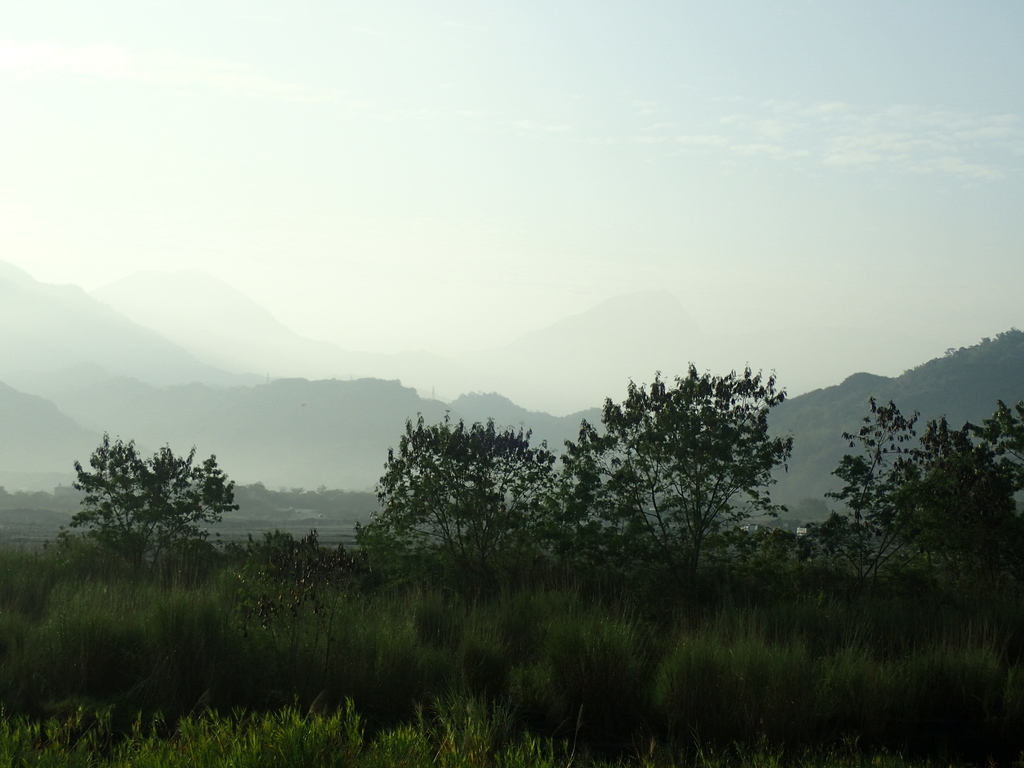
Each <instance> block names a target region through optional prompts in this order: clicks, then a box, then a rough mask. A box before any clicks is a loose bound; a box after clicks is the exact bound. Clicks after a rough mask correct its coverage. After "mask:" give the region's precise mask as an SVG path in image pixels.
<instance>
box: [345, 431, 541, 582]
mask: <svg viewBox="0 0 1024 768" xmlns="http://www.w3.org/2000/svg"><path fill="white" fill-rule="evenodd" d="M530 436H531V433H530V432H528V431H525V432H524V431H523V430H522V429H520V430H519V431H518V432H517V431H516V430H514V429H512V428H507V429H504V430H499V429H498V428H497V427H495V425H494V421H493V420H488V421H487V423H486V424H481V423H475V424H473V425H472V426H469V427H467V426H466V425H465V424H464V423H463V422H462V421H461V420H460V421H459V422H458V423H456V424H453V423H452V421H451V419H450V417H449V416H448V415H446V416H445V418H444V421H443V422H441V423H440V424H434V425H430V426H428V425H426V424H424V422H423V416H422V415H420V416H419V417H418V419H417V421H416V425H415V426H414V425H413V423H412V421H411V420H410V421H406V425H405V434H404V435H402V437H401V440H400V442H399V445H398V451H397V452H396V451H394V450H389V451H388V460H387V464H386V465H385V466H386V470H385V473H384V475H383V476H382V477H381V479H380V482H379V483H378V485H377V496H378V499H379V500H380V503H381V507H382V509H381V511H380V512H378V513H377V514H375V515H374V517H373V519H372V520H371V521H370V523H369V524H367V525H366V526H365V527H360V528H359V529H358V531H357V535H358V541H359V544H360V546H364V547H366V548H367V549H368V550H369V551H370V556H371V562H373V559H374V557H376V559H377V561H378V562H381V561H384V560H390V561H391V562H392V563H401V564H403V565H404V566H406V567H408V566H409V564H410V563H411V562H413V561H419V562H420V564H421V565H423V566H425V567H427V568H429V569H432V570H434V571H438V570H440V571H441V572H442V573H444V574H445V575H448V576H450V577H451V576H454V577H455V578H456V579H457V580H458V581H460V582H462V584H463V586H466V585H473V586H474V587H479V588H486V587H490V586H493V585H494V584H495V583H496V582H497V581H498V580H499V579H500V578H501V577H503V576H508V575H511V574H513V573H514V572H516V571H518V570H519V569H521V568H522V567H523V566H524V565H525V564H526V563H527V562H529V561H530V560H532V558H533V557H534V556H535V555H536V554H537V553H538V552H539V550H540V547H539V543H538V539H539V535H540V534H539V532H540V530H541V526H542V524H543V519H544V513H545V510H546V508H547V505H548V504H549V503H550V497H551V490H552V487H553V483H554V471H553V466H554V463H555V456H554V454H552V453H551V452H550V451H549V450H548V449H547V445H546V444H545V443H541V444H540V446H539V447H531V446H530Z"/></svg>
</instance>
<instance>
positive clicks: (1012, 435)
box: [970, 400, 1024, 491]
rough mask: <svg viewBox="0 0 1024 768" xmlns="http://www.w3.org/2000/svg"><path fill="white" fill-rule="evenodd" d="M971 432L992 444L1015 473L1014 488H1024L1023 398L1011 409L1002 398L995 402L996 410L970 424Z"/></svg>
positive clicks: (993, 448)
mask: <svg viewBox="0 0 1024 768" xmlns="http://www.w3.org/2000/svg"><path fill="white" fill-rule="evenodd" d="M970 430H971V432H972V433H973V434H974V435H976V436H978V437H980V438H981V439H983V440H985V441H986V442H988V443H989V444H990V445H991V446H992V450H993V451H994V452H995V455H996V456H998V457H1000V458H1001V460H1002V463H1005V464H1007V465H1009V466H1010V467H1011V468H1012V471H1013V472H1014V474H1015V475H1016V477H1015V483H1016V490H1018V491H1019V490H1024V400H1022V401H1020V402H1018V403H1017V404H1016V405H1015V406H1014V407H1013V408H1012V409H1011V408H1010V407H1009V406H1008V405H1007V404H1006V403H1004V402H1003V401H1002V400H998V401H997V402H996V412H995V413H994V414H992V417H991V418H988V419H985V421H984V422H982V425H981V426H980V427H979V426H975V425H970Z"/></svg>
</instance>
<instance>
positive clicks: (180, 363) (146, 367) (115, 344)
mask: <svg viewBox="0 0 1024 768" xmlns="http://www.w3.org/2000/svg"><path fill="white" fill-rule="evenodd" d="M158 278H160V280H162V281H163V282H164V283H165V284H166V285H164V286H163V287H164V288H167V287H168V286H169V290H163V291H157V290H155V288H152V286H155V285H156V283H158V282H160V280H158ZM147 285H149V286H151V290H147V289H146V286H147ZM129 286H136V287H139V286H141V287H139V290H138V293H129V292H127V291H126V289H127V287H129ZM115 287H116V288H117V290H116V291H115V290H114V288H111V289H110V290H100V291H96V292H95V294H94V295H93V294H88V293H86V292H84V291H83V290H81V289H79V288H76V287H74V286H53V285H47V284H45V283H40V282H38V281H36V280H34V279H32V278H31V277H30V276H29V275H27V274H26V273H24V272H22V271H20V270H18V269H16V268H14V267H12V266H11V265H9V264H4V263H2V262H0V293H2V295H3V297H4V299H5V300H4V302H3V304H2V305H0V340H2V343H3V348H4V350H5V355H4V356H3V358H2V360H0V382H2V385H0V485H3V486H5V487H6V488H7V490H8V491H16V490H33V491H40V490H44V491H51V490H52V489H53V488H54V487H55V486H57V485H61V484H63V485H65V486H67V485H70V483H71V482H72V481H73V479H74V474H73V468H72V465H73V462H74V461H76V460H78V461H82V462H83V463H84V462H86V460H87V458H88V456H89V454H90V453H91V451H92V450H93V449H94V448H95V446H96V445H97V444H98V443H99V441H100V438H101V436H102V434H103V433H104V432H107V433H109V434H110V435H111V436H120V437H122V438H124V439H126V440H128V439H132V440H135V441H136V442H137V443H138V444H139V446H140V448H141V449H142V450H144V451H146V452H152V451H155V450H156V449H157V448H159V447H160V446H163V445H170V446H171V447H172V448H173V449H174V450H176V451H178V452H185V451H187V450H188V449H189V448H190V447H191V446H193V445H194V446H196V448H197V452H198V455H200V456H206V455H209V454H211V453H212V454H216V455H217V458H218V462H219V464H220V465H221V466H222V467H223V468H224V469H225V471H226V472H227V473H228V475H229V476H230V477H231V478H232V479H234V480H236V481H237V482H238V483H239V484H252V483H263V484H265V485H266V486H267V487H268V488H272V489H276V488H305V489H307V490H311V489H315V488H319V487H327V488H335V489H347V490H353V491H372V490H373V488H374V485H375V483H376V481H377V479H378V478H379V477H380V475H381V472H382V470H383V466H384V461H385V459H386V457H387V450H388V448H389V447H394V446H395V445H396V444H397V441H398V438H399V436H400V435H401V433H402V430H403V428H404V424H405V421H406V419H415V418H416V416H417V415H418V414H422V415H423V417H424V419H425V420H426V421H427V422H428V423H433V422H437V421H440V420H441V419H442V418H443V417H444V415H445V413H450V414H451V416H452V418H456V419H459V418H462V419H465V420H466V421H467V422H474V421H486V420H487V419H489V418H493V419H494V420H495V422H496V423H497V424H498V425H499V426H513V427H524V428H526V429H530V430H532V431H533V439H534V442H535V443H537V442H539V441H541V440H546V441H547V442H548V444H549V445H550V446H551V447H552V448H554V449H555V450H560V449H561V447H562V445H563V443H564V441H565V440H567V439H570V440H574V439H575V438H576V436H577V433H578V430H579V427H580V422H581V420H582V419H586V420H588V421H589V422H590V423H593V424H598V423H599V422H600V417H601V413H600V407H601V405H602V404H603V401H604V398H605V397H611V398H612V399H613V400H615V401H620V400H622V399H623V398H624V396H625V391H626V384H627V383H628V381H629V379H630V377H631V372H632V370H633V369H634V368H636V369H642V370H638V371H637V375H636V376H635V377H634V378H635V380H636V382H637V383H642V382H649V381H651V380H652V379H653V376H654V372H655V371H656V370H658V369H661V370H662V371H663V373H664V374H665V375H666V376H671V375H672V373H670V371H671V369H669V368H668V367H667V365H665V364H664V362H662V363H661V364H660V365H659V355H658V349H659V348H660V349H665V348H670V347H673V346H674V345H675V344H678V345H679V347H680V349H694V348H699V347H700V344H702V343H706V342H707V339H708V338H713V337H710V336H709V334H707V333H705V332H703V331H702V330H700V329H699V328H697V327H696V326H695V324H694V323H693V322H692V321H690V320H689V319H688V318H687V316H686V314H685V312H683V311H682V308H681V306H680V304H679V302H677V301H675V300H674V299H673V297H672V296H671V295H670V294H668V293H664V292H663V293H651V294H642V295H632V296H625V297H622V298H621V299H620V300H618V301H613V302H608V303H605V304H604V305H601V306H599V307H596V308H595V309H594V310H592V311H591V312H589V313H586V314H584V315H577V316H570V317H568V318H566V319H565V320H564V321H562V322H560V323H556V324H555V325H553V326H551V327H549V328H547V329H544V330H542V331H539V332H533V333H530V334H525V335H524V336H523V337H521V338H520V339H519V340H517V341H516V342H514V343H513V344H511V345H508V346H506V347H502V348H496V349H495V350H491V351H483V352H480V353H478V354H477V355H476V356H466V357H464V358H462V359H459V360H454V361H453V360H449V359H447V358H444V357H441V356H431V355H413V354H409V355H400V354H396V355H369V354H356V353H348V352H346V351H344V350H342V349H341V348H339V347H336V346H334V345H331V344H329V343H326V342H315V341H311V340H308V339H303V338H302V337H301V336H299V335H298V334H295V333H293V332H291V331H289V330H288V329H287V328H286V327H285V326H283V325H282V324H280V323H277V322H276V321H275V320H274V319H273V317H272V315H271V314H270V313H269V312H268V311H267V310H265V309H263V308H261V307H259V306H258V305H257V304H256V303H255V302H252V301H250V300H247V299H245V298H244V297H243V296H241V294H239V293H238V292H236V291H233V290H232V289H231V288H230V287H229V286H227V285H225V284H222V283H219V282H218V281H214V280H211V279H209V278H206V277H204V276H203V275H201V274H199V273H188V274H184V275H167V276H162V277H161V276H155V275H141V276H139V277H138V278H137V279H133V280H131V281H124V282H122V283H121V284H119V285H118V286H115ZM161 297H163V298H161ZM107 302H109V303H107ZM122 312H124V313H126V314H122ZM127 313H130V314H131V317H129V314H127ZM652 317H657V318H660V319H661V327H662V328H663V329H665V330H662V331H658V332H655V333H652V334H651V335H652V336H653V337H654V340H655V341H656V342H657V344H653V345H651V346H650V347H646V346H644V345H637V347H639V348H631V347H630V346H629V343H628V342H629V338H630V336H631V334H636V335H641V334H643V333H644V323H645V322H647V321H648V319H649V318H652ZM673 336H674V338H671V337H673ZM687 339H690V341H687ZM611 340H614V342H615V343H614V344H612V341H611ZM715 341H716V343H717V345H718V349H717V354H718V355H719V359H723V360H724V359H728V355H729V350H728V348H727V345H726V340H725V339H724V338H723V337H719V338H717V339H715ZM605 345H609V346H610V348H612V349H614V348H617V347H620V346H621V347H623V348H625V351H626V353H627V354H625V355H622V356H621V357H619V358H618V359H615V358H614V357H613V356H612V355H608V356H602V355H601V350H602V348H603V347H604V346H605ZM836 346H837V347H840V348H841V347H842V341H841V340H838V341H837V342H836ZM559 349H563V350H565V352H564V354H563V355H562V359H559V358H558V354H557V353H558V350H559ZM704 351H706V352H708V356H709V357H710V356H712V354H713V353H715V351H716V350H713V349H711V348H710V347H708V348H705V350H704ZM683 354H684V353H682V352H680V357H676V356H675V355H671V356H668V357H670V358H671V360H670V362H672V363H673V364H675V365H679V366H680V367H681V366H682V365H685V363H680V362H679V360H681V359H682V360H685V359H686V358H685V357H682V355H683ZM661 357H662V359H663V358H664V357H665V356H664V355H662V356H661ZM693 359H695V360H698V359H699V356H698V355H694V356H693ZM503 360H508V361H509V362H508V365H507V367H505V368H503V367H501V365H500V364H499V363H500V361H503ZM623 361H625V362H623ZM910 362H911V363H915V362H916V361H910ZM261 364H262V365H261ZM631 366H632V368H631ZM260 368H264V369H271V370H274V371H283V372H286V373H289V374H291V375H288V376H278V375H276V374H275V375H271V376H269V377H268V376H267V372H263V373H259V372H258V371H259V369H260ZM709 369H710V370H711V371H712V373H727V372H728V370H731V369H732V367H730V368H728V369H726V368H719V369H714V368H710V367H709ZM644 370H646V371H647V373H646V374H644V373H643V371H644ZM405 371H409V372H412V373H411V380H412V381H413V382H416V381H417V380H419V381H420V382H422V383H421V384H420V386H418V387H413V386H409V385H408V384H407V383H406V380H405V379H404V378H402V374H403V372H405ZM513 371H514V372H515V373H514V372H513ZM516 373H518V376H519V378H516ZM527 374H529V375H527ZM506 377H507V378H506ZM506 380H507V381H509V387H508V390H509V391H512V392H513V393H516V392H519V393H520V394H521V395H522V393H525V392H531V391H532V392H533V393H534V394H535V397H536V398H538V399H540V400H541V401H542V402H543V400H542V398H543V397H545V396H547V397H549V398H550V401H551V402H557V401H558V397H559V391H560V388H562V389H565V390H567V391H570V392H572V393H573V394H572V397H565V398H564V401H565V402H583V398H582V396H581V395H580V394H579V389H583V390H584V391H587V392H589V393H590V395H591V396H590V397H589V400H587V401H586V402H589V404H590V405H589V407H588V408H581V409H579V410H577V411H576V412H573V413H568V414H557V415H552V414H551V413H549V412H546V411H544V410H541V409H538V408H527V407H523V406H522V405H521V404H520V403H519V402H518V401H517V399H516V397H514V396H508V395H507V392H506V390H504V389H500V388H498V387H497V386H496V387H495V388H494V389H492V390H488V391H481V390H473V389H471V388H470V387H471V386H472V385H473V384H482V383H494V384H496V385H497V384H500V382H502V381H506ZM428 381H440V382H443V383H442V384H441V385H440V386H438V387H437V389H438V390H440V391H442V392H457V393H458V396H456V397H451V399H441V396H440V395H435V396H432V393H431V391H430V389H428V386H427V385H426V382H428ZM1022 382H1024V334H1022V333H1021V332H1020V331H1015V330H1009V329H1008V330H1007V332H1005V333H1003V334H1001V335H999V337H998V338H997V339H987V340H984V341H982V340H979V343H978V344H977V345H972V346H970V347H968V348H961V349H960V350H959V351H955V350H952V349H951V350H949V351H948V352H947V353H946V354H944V355H941V356H939V357H937V358H936V359H933V360H932V361H930V362H927V364H918V365H908V366H907V370H905V372H903V373H902V374H901V375H899V376H897V377H886V376H880V375H875V374H871V373H867V372H860V373H855V374H853V375H849V376H845V377H842V378H837V380H836V381H834V382H833V384H832V385H831V386H829V387H825V388H821V389H817V390H813V391H811V392H807V393H803V394H798V395H796V396H791V397H790V399H789V400H788V401H787V402H785V403H784V404H783V405H782V406H780V407H779V408H778V409H776V410H775V411H774V412H773V413H772V416H771V424H772V426H773V428H774V430H775V431H776V432H777V433H778V434H783V435H793V436H794V438H795V447H794V452H793V456H792V459H791V461H790V462H789V463H788V469H787V471H784V472H779V473H777V481H778V483H777V485H776V486H775V488H774V489H773V495H774V496H775V498H777V500H778V501H780V502H782V503H786V504H790V505H794V504H798V503H800V502H802V501H805V500H806V499H808V498H811V499H816V500H817V502H818V506H817V507H813V508H812V507H806V505H805V506H804V508H805V512H806V511H807V510H809V509H816V510H817V513H818V514H820V513H821V512H822V510H823V509H824V507H823V499H824V493H825V492H826V491H828V490H834V489H835V482H836V481H835V478H834V477H833V476H832V475H831V472H832V470H833V469H835V467H836V464H837V462H838V460H839V458H840V457H841V456H842V454H843V452H844V450H846V449H847V447H848V446H847V444H846V441H844V440H842V438H841V434H842V433H843V432H844V431H850V430H852V429H855V428H856V427H857V425H858V424H859V423H860V420H861V418H862V417H863V416H864V415H865V413H866V409H867V403H868V399H869V398H870V397H875V398H877V399H879V400H882V401H885V400H887V399H893V400H895V401H896V402H897V404H898V405H899V406H900V407H901V408H902V409H903V410H904V411H906V412H907V413H910V412H912V411H913V410H918V411H920V412H921V413H922V416H923V417H924V418H937V417H939V416H942V415H945V416H947V417H948V419H949V420H950V423H951V424H956V425H959V424H962V423H963V422H964V421H968V420H971V421H974V422H975V423H980V421H981V420H982V419H984V418H987V417H988V416H990V415H991V413H992V410H993V409H994V407H995V403H996V400H997V399H1002V400H1004V401H1007V402H1016V401H1017V400H1018V399H1024V384H1022ZM779 383H780V385H781V386H786V382H785V381H784V380H782V379H781V378H780V380H779ZM531 384H532V386H533V389H532V390H531V389H530V388H529V387H530V386H531ZM430 386H431V388H432V387H433V386H434V385H430ZM461 387H465V389H461ZM517 387H518V389H517ZM588 388H589V389H588ZM552 410H555V409H554V408H552Z"/></svg>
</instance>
